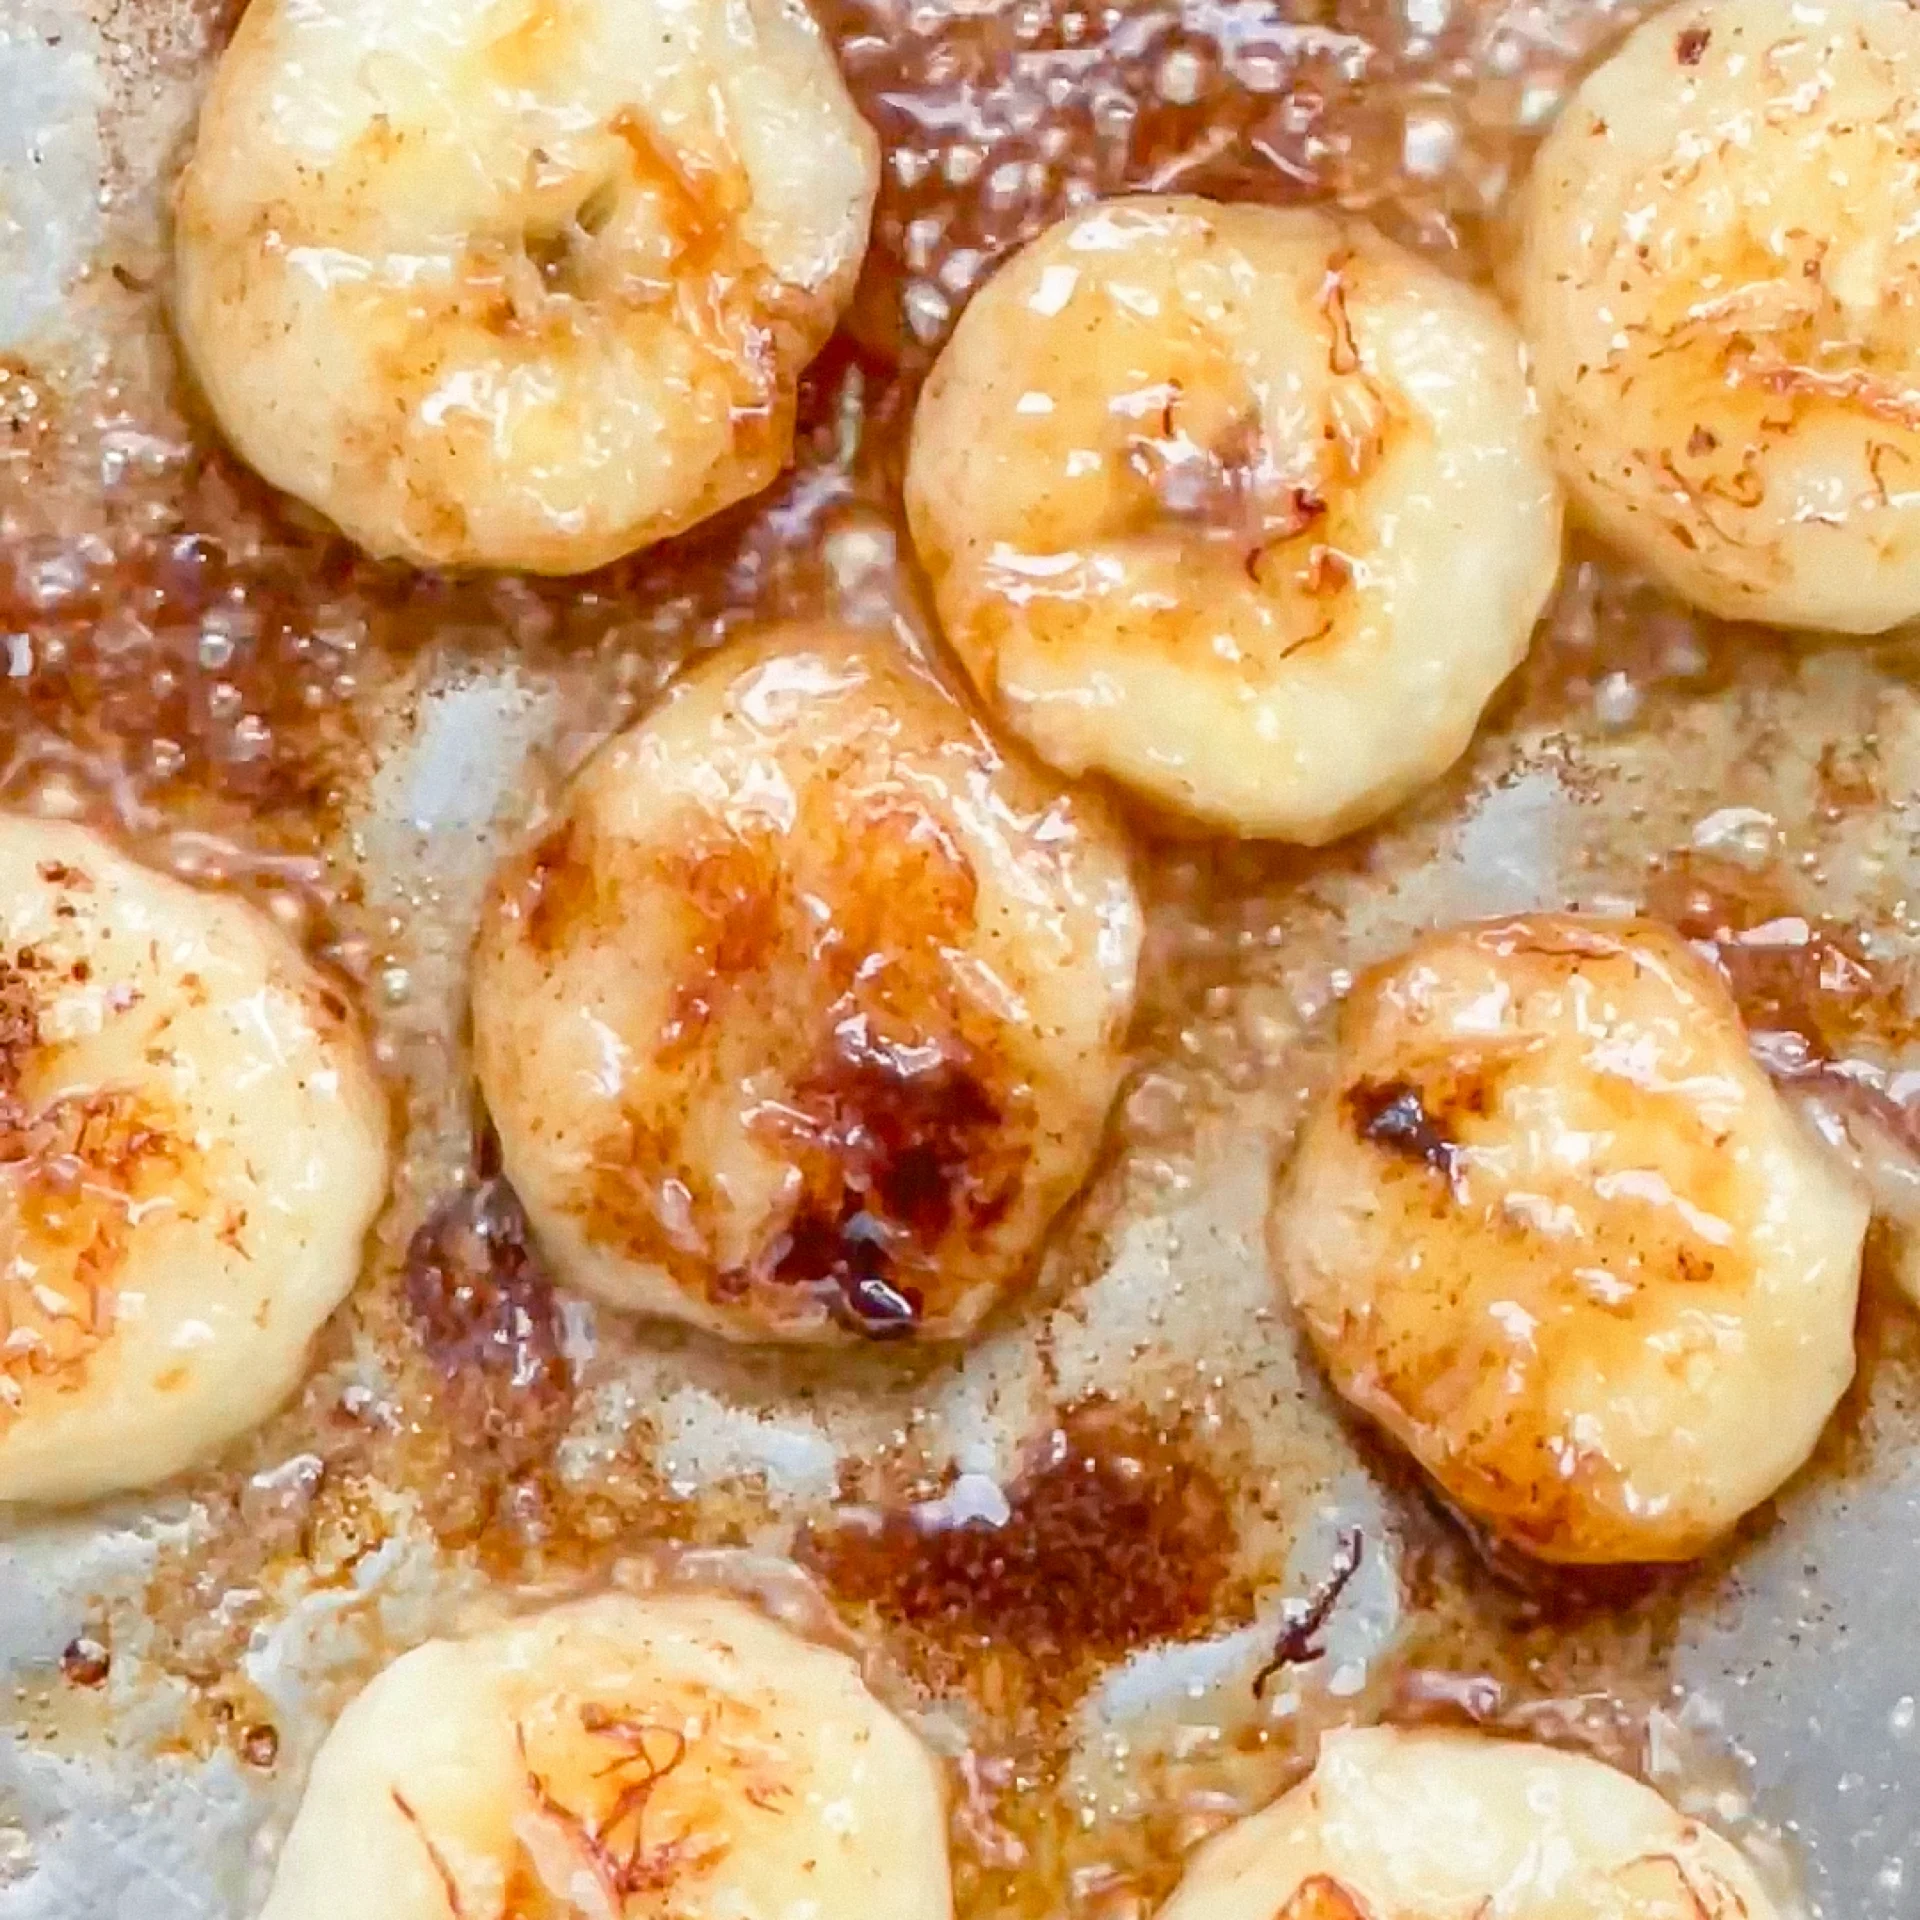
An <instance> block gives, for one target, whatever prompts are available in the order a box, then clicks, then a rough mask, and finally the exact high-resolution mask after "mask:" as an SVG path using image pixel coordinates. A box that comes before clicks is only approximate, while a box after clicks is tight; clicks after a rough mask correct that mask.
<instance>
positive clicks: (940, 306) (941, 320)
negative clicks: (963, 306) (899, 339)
mask: <svg viewBox="0 0 1920 1920" xmlns="http://www.w3.org/2000/svg"><path fill="white" fill-rule="evenodd" d="M901 304H902V305H903V306H904V307H905V309H906V315H907V325H908V326H910V327H911V328H912V329H913V335H914V338H915V339H916V340H920V341H922V342H924V343H925V344H927V345H929V346H931V345H932V344H933V342H934V341H936V340H938V339H939V338H940V336H941V335H942V334H943V333H945V332H946V330H947V322H948V320H949V319H950V318H951V317H952V314H953V304H952V302H951V301H949V300H948V298H947V296H946V295H945V294H944V293H942V292H941V291H940V289H939V288H938V287H936V286H933V285H931V284H929V283H928V282H927V281H925V280H916V281H915V282H914V283H913V285H912V286H910V287H909V288H908V289H907V291H906V295H905V298H904V299H903V301H902V303H901Z"/></svg>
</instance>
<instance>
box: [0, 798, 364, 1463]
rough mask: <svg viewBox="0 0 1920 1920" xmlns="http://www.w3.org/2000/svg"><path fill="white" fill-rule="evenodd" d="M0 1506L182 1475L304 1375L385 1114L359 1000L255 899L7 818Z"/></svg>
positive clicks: (1, 1053)
mask: <svg viewBox="0 0 1920 1920" xmlns="http://www.w3.org/2000/svg"><path fill="white" fill-rule="evenodd" d="M0 942H3V943H4V945H3V949H0V950H3V952H4V958H0V1500H80V1499H87V1498H90V1497H92V1496H93V1495H96V1494H101V1493H106V1492H111V1491H113V1490H114V1489H116V1488H122V1487H138V1486H146V1485H149V1484H151V1483H153V1482H155V1481H159V1480H164V1479H165V1478H166V1477H167V1476H168V1475H169V1474H172V1473H175V1472H177V1471H179V1470H180V1469H181V1468H182V1467H185V1466H187V1465H189V1464H190V1463H192V1462H193V1461H195V1460H197V1459H199V1458H200V1457H201V1456H202V1455H203V1454H205V1453H206V1452H208V1451H209V1450H210V1449H211V1448H214V1447H216V1446H218V1445H219V1444H220V1443H221V1442H223V1441H225V1440H228V1439H231V1438H232V1437H233V1436H235V1435H236V1434H238V1433H240V1432H242V1431H244V1430H245V1429H246V1428H248V1427H250V1426H252V1425H254V1424H255V1423H256V1422H257V1421H259V1420H260V1419H262V1418H263V1417H264V1416H265V1415H266V1414H267V1413H268V1412H270V1411H271V1410H272V1408H273V1407H274V1405H275V1404H276V1402H278V1401H279V1400H281V1399H282V1398H283V1397H284V1396H285V1395H286V1394H287V1393H288V1392H289V1391H290V1390H291V1389H292V1387H293V1385H294V1383H295V1382H296V1381H297V1380H298V1379H299V1377H300V1373H301V1370H302V1368H303V1366H304V1364H305V1361H306V1356H307V1348H308V1344H309V1342H310V1341H311V1340H312V1338H313V1335H314V1333H315V1331H316V1330H317V1329H318V1327H319V1325H320V1323H321V1322H322V1321H323V1320H324V1319H325V1318H326V1317H327V1315H328V1314H329V1313H330V1312H332V1310H333V1309H334V1307H335V1306H337V1305H338V1304H339V1302H340V1301H341V1299H342V1298H343V1297H344V1296H345V1295H346V1293H347V1291H348V1289H349V1288H350V1287H351V1286H352V1284H353V1281H354V1278H355V1275H356V1274H357V1273H358V1271H359V1267H360V1256H361V1242H362V1240H363V1238H364V1237H365V1234H366V1231H367V1228H368V1226H369V1225H370V1224H371V1222H372V1219H373V1216H374V1213H375V1212H376V1210H377V1209H378V1207H379V1204H380V1199H381V1195H382V1193H383V1191H384V1188H385V1183H386V1151H387V1115H386V1106H385V1101H384V1098H383V1096H382V1094H381V1091H380V1088H379V1086H378V1084H377V1083H376V1081H375V1079H374V1077H373V1073H372V1069H371V1066H370V1064H369V1062H368V1059H367V1056H366V1053H365V1050H364V1047H363V1045H362V1043H361V1040H360V1037H359V1035H358V1033H357V1032H356V1030H355V1027H354V1024H353V1021H352V1019H351V1017H350V1015H349V1012H348V1009H347V1006H346V1003H345V1001H344V1000H343V999H342V998H341V997H340V995H339V994H338V993H337V992H336V990H335V989H334V988H333V987H331V986H329V985H328V984H327V983H326V982H325V981H324V980H322V979H321V978H320V977H319V975H317V974H316V973H315V972H314V971H313V970H312V969H311V968H310V967H309V966H308V965H307V963H306V962H305V961H304V960H303V959H302V958H301V956H300V955H299V953H298V952H296V951H295V949H294V948H293V946H292V945H291V944H290V943H289V942H288V940H287V939H286V938H285V936H284V935H283V934H281V933H280V931H279V930H278V929H277V928H275V927H274V926H273V925H272V924H271V923H270V922H269V921H268V920H267V919H266V918H265V917H264V916H263V915H262V914H261V913H259V912H258V911H257V910H256V909H254V908H253V907H250V906H248V905H246V904H245V903H244V902H243V901H240V900H236V899H225V898H221V897H220V896H218V895H216V894H210V893H203V892H199V891H197V890H195V889H194V888H192V887H188V886H183V885H182V884H181V883H180V882H179V881H177V880H171V879H168V878H166V877H164V876H162V875H160V874H157V873H154V872H151V871H149V870H148V869H147V868H145V867H142V866H138V865H136V864H135V863H134V862H133V861H131V860H128V859H126V858H125V857H124V856H122V855H121V854H118V853H116V852H114V851H113V849H112V848H110V847H109V846H108V845H107V844H106V843H105V842H104V841H102V840H101V839H99V838H98V836H96V835H94V834H92V833H90V832H87V831H86V830H84V829H83V828H80V827H76V826H71V825H66V824H61V823H57V822H53V821H47V820H34V819H24V818H20V817H18V816H0Z"/></svg>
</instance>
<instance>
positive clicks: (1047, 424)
mask: <svg viewBox="0 0 1920 1920" xmlns="http://www.w3.org/2000/svg"><path fill="white" fill-rule="evenodd" d="M906 506H907V514H908V519H909V523H910V524H911V526H912V529H913V537H914V544H915V547H916V549H917V550H918V552H919V555H920V558H921V560H922V562H923V563H924V565H925V566H926V568H927V570H928V572H929V574H930V575H931V576H932V580H933V586H934V598H935V603H936V606H937V608H938V611H939V615H940V620H941V624H942V626H943V628H944V630H945V632H946V634H947V637H948V639H949V640H950V641H951V642H952V644H953V646H954V648H955V650H956V651H957V652H958V653H959V655H960V657H961V659H962V660H963V661H964V662H965V664H966V667H967V670H968V672H969V673H971V674H972V676H973V678H974V680H975V682H976V683H977V684H978V685H979V687H980V689H981V691H982V694H983V695H984V696H985V697H986V698H987V699H988V700H989V701H991V702H992V703H993V704H994V705H995V706H997V707H998V709H999V710H1000V712H1001V713H1002V714H1003V715H1004V716H1005V717H1006V719H1007V720H1008V721H1009V722H1010V723H1011V724H1012V725H1013V726H1014V727H1015V728H1016V729H1017V730H1018V731H1019V732H1020V733H1022V734H1023V735H1024V736H1025V737H1026V738H1027V739H1028V740H1030V741H1031V742H1032V743H1033V745H1034V746H1035V747H1036V748H1037V749H1038V750H1039V751H1040V753H1041V754H1042V755H1044V756H1045V757H1046V758H1047V759H1048V760H1050V761H1052V762H1053V763H1054V764H1055V765H1056V766H1058V767H1061V768H1062V769H1064V770H1065V771H1067V772H1069V773H1076V774H1077V773H1083V772H1086V771H1089V770H1092V771H1096V772H1100V773H1105V774H1108V775H1111V776H1112V777H1113V778H1115V779H1116V780H1119V781H1121V782H1123V783H1124V784H1125V785H1127V786H1129V787H1132V788H1134V789H1135V790H1136V791H1138V792H1139V793H1141V794H1142V795H1144V796H1145V797H1146V798H1147V799H1148V800H1149V801H1150V802H1152V803H1154V804H1155V805H1156V806H1158V807H1159V808H1161V809H1163V810H1167V811H1170V812H1173V813H1176V814H1179V815H1184V816H1187V817H1188V818H1191V819H1192V820H1195V821H1198V822H1200V823H1203V824H1204V825H1206V826H1208V827H1211V828H1214V829H1216V830H1221V831H1227V832H1235V833H1244V834H1257V835H1266V836H1272V837H1277V838H1280V839H1287V840H1297V841H1305V842H1310V843H1318V842H1321V841H1324V840H1329V839H1332V838H1334V837H1335V836H1337V835H1339V834H1342V833H1345V832H1347V831H1349V830H1350V829H1352V828H1355V827H1358V826H1363V825H1365V824H1366V823H1367V822H1369V821H1370V820H1373V819H1375V818H1376V817H1378V816H1379V815H1380V814H1382V813H1384V812H1386V811H1387V810H1388V809H1389V808H1391V807H1393V806H1394V805H1395V804H1397V803H1398V802H1399V801H1401V800H1403V799H1405V798H1406V797H1407V796H1408V795H1409V794H1411V793H1413V792H1414V791H1416V790H1417V789H1418V788H1420V787H1421V786H1423V785H1425V784H1426V783H1427V782H1428V781H1430V780H1432V779H1434V778H1436V777H1437V776H1438V775H1439V774H1441V773H1443V772H1444V771H1445V770H1446V769H1447V768H1448V767H1449V766H1451V765H1452V764H1453V762H1454V761H1455V760H1456V759H1457V758H1458V757H1459V755H1460V754H1461V753H1462V752H1463V751H1464V750H1465V748H1466V745H1467V742H1468V740H1469V739H1470V738H1471V736H1472V733H1473V729H1474V726H1475V724H1476V722H1477V721H1478V719H1479V717H1480V713H1481V711H1482V709H1483V708H1484V706H1485V705H1486V703H1487V701H1488V700H1489V699H1490V698H1491V697H1492V695H1493V693H1494V691H1495V689H1496V688H1497V687H1498V686H1499V685H1500V683H1501V681H1502V680H1504V679H1505V678H1506V676H1507V674H1508V673H1510V672H1511V671H1512V669H1513V668H1514V667H1515V666H1516V665H1517V664H1518V662H1519V661H1520V659H1521V657H1522V655H1523V654H1524V653H1525V652H1526V648H1527V643H1528V640H1529V638H1530V637H1531V634H1532V631H1533V626H1534V622H1535V620H1536V619H1537V617H1538V616H1539V613H1540V610H1541V608H1542V606H1543V605H1544V604H1545V601H1546V598H1547V595H1548V593H1549V592H1550V591H1551V590H1552V587H1553V582H1554V578H1555V575H1556V573H1557V572H1558V569H1559V562H1560V498H1559V490H1558V487H1557V485H1556V482H1555V480H1554V477H1553V473H1552V469H1551V466H1550V463H1549V461H1548V459H1547V453H1546V445H1545V439H1544V436H1543V433H1542V431H1541V427H1540V423H1539V421H1538V418H1537V416H1536V412H1535V409H1534V406H1533V401H1532V398H1531V395H1530V394H1529V392H1528V388H1527V382H1526V378H1525V374H1524V370H1523V367H1522V364H1521V354H1520V346H1519V341H1518V338H1517V336H1516V335H1515V333H1514V330H1513V328H1512V327H1511V325H1510V324H1509V323H1508V321H1507V320H1506V318H1505V316H1504V315H1502V314H1501V312H1500V311H1499V309H1498V308H1497V307H1495V306H1494V305H1493V304H1492V302H1490V301H1488V300H1487V299H1485V298H1484V297H1483V296H1482V295H1481V294H1479V293H1477V292H1475V291H1473V290H1472V289H1470V288H1468V287H1465V286H1463V285H1461V284H1459V283H1457V282H1455V281H1453V280H1451V279H1450V278H1448V276H1447V275H1446V274H1444V273H1442V272H1440V271H1439V270H1438V269H1436V268H1434V267H1432V266H1429V265H1428V264H1426V263H1425V262H1423V261H1421V260H1419V259H1417V258H1416V257H1415V256H1413V255H1412V254H1410V253H1407V252H1405V251H1403V250H1402V249H1401V248H1399V247H1397V246H1395V245H1393V244H1392V243H1391V242H1389V241H1387V240H1385V239H1383V238H1382V237H1381V236H1380V235H1378V234H1377V233H1375V232H1373V231H1372V230H1371V229H1370V228H1368V227H1366V226H1365V225H1364V224H1363V223H1360V222H1356V221H1351V220H1344V219H1338V218H1334V217H1330V216H1329V215H1326V214H1324V213H1320V212H1315V211H1306V210H1302V209H1292V210H1279V209H1275V208H1270V207H1252V206H1223V205H1217V204H1215V203H1212V202H1210V201H1205V200H1199V199H1194V198H1190V197H1179V198H1164V199H1121V200H1115V201H1111V202H1106V203H1103V204H1100V205H1097V206H1094V207H1092V208H1089V209H1088V210H1087V211H1085V212H1083V213H1080V214H1077V215H1074V216H1071V217H1069V218H1068V219H1067V220H1065V221H1063V222H1062V223H1061V224H1060V225H1059V226H1057V227H1055V228H1054V229H1053V230H1052V231H1050V232H1049V233H1047V234H1046V235H1044V236H1043V237H1042V238H1041V239H1039V240H1037V241H1035V242H1034V243H1033V244H1032V245H1031V246H1030V247H1028V248H1026V249H1025V250H1024V251H1023V252H1021V253H1020V254H1019V255H1017V256H1016V257H1015V258H1014V259H1013V260H1012V261H1011V262H1010V263H1009V264H1008V265H1007V266H1005V267H1004V268H1002V269H1001V271H1000V272H999V274H998V275H996V277H995V278H994V279H993V280H992V281H991V282H989V284H988V285H987V286H986V287H985V288H984V289H983V291H982V292H981V293H980V294H979V296H978V297H977V298H976V299H975V300H974V301H973V303H972V304H971V306H969V307H968V309H967V311H966V313H965V314H964V316H963V317H962V319H961V321H960V324H959V326H958V327H957V328H956V330H955V332H954V335H953V338H952V340H951V342H950V343H949V344H948V346H947V348H946V351H945V352H944V353H943V354H942V356H941V358H940V360H939V362H938V364H937V365H936V366H935V368H934V370H933V372H932V374H931V376H930V377H929V379H928V382H927V386H926V390H925V392H924V394H923V395H922V397H921V400H920V405H919V409H918V411H917V413H916V415H915V419H914V426H913V443H912V450H911V454H910V459H909V465H908V471H907V482H906Z"/></svg>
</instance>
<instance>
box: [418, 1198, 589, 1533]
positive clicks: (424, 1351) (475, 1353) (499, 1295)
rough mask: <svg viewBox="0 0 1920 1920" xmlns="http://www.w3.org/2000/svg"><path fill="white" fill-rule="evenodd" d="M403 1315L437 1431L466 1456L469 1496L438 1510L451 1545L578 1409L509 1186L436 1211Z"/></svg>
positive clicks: (542, 1458) (461, 1485) (536, 1465)
mask: <svg viewBox="0 0 1920 1920" xmlns="http://www.w3.org/2000/svg"><path fill="white" fill-rule="evenodd" d="M401 1305H402V1308H403V1311H404V1313H405V1316H406V1321H407V1324H408V1326H409V1328H410V1330H411V1331H412V1334H413V1336H414V1339H415V1340H416V1342H417V1343H418V1347H419V1351H420V1355H421V1357H422V1359H423V1360H424V1361H425V1362H426V1371H425V1383H426V1384H425V1392H426V1395H427V1397H428V1399H429V1402H430V1405H431V1408H432V1411H433V1414H434V1416H435V1419H434V1423H433V1425H434V1430H435V1431H436V1432H437V1433H442V1434H445V1435H449V1436H452V1437H454V1438H455V1439H456V1441H457V1444H458V1446H459V1448H460V1451H461V1454H462V1471H461V1472H460V1473H459V1474H458V1475H457V1476H455V1477H454V1478H452V1479H450V1480H449V1481H448V1482H447V1483H446V1487H447V1491H448V1492H449V1493H453V1492H456V1491H457V1493H458V1494H459V1496H460V1497H458V1498H457V1499H450V1500H448V1501H444V1502H443V1501H436V1502H435V1503H434V1504H433V1506H432V1508H431V1511H432V1514H433V1518H434V1521H435V1524H436V1526H437V1528H438V1529H439V1531H440V1532H441V1533H442V1534H443V1535H444V1536H451V1537H457V1538H460V1539H467V1538H471V1537H473V1536H475V1535H476V1534H478V1533H480V1532H481V1531H482V1530H483V1529H485V1527H486V1526H487V1525H488V1523H489V1522H490V1521H491V1520H492V1519H493V1518H494V1516H495V1514H496V1513H497V1511H498V1509H499V1507H500V1505H501V1503H502V1502H503V1501H504V1500H505V1499H507V1498H509V1497H510V1493H511V1489H513V1488H514V1487H515V1486H517V1485H520V1484H521V1483H523V1482H525V1481H526V1480H527V1479H528V1477H529V1476H533V1475H537V1474H538V1473H539V1472H540V1471H541V1469H542V1468H543V1467H544V1466H545V1464H546V1462H547V1460H548V1459H549V1457H550V1455H551V1453H552V1449H553V1445H554V1443H555V1441H556V1440H557V1439H558V1438H559V1436H560V1434H561V1433H562V1432H563V1431H564V1429H565V1427H566V1424H567V1419H568V1415H569V1413H570V1412H571V1410H572V1405H573V1370H572V1368H571V1367H570V1366H569V1364H568V1362H567V1360H566V1357H565V1355H564V1354H563V1353H562V1352H561V1350H560V1309H559V1305H558V1303H557V1301H556V1300H555V1298H554V1292H553V1286H552V1283H551V1281H550V1280H549V1279H548V1277H547V1272H546V1269H545V1267H544V1266H542V1265H541V1263H540V1261H539V1259H538V1257H537V1256H536V1255H535V1253H534V1252H533V1250H532V1248H531V1246H530V1245H529V1242H528V1235H527V1223H526V1217H525V1215H524V1214H522V1212H521V1211H520V1205H519V1202H518V1201H517V1200H516V1199H515V1198H514V1196H513V1193H512V1191H511V1190H510V1189H509V1188H508V1187H507V1185H506V1183H505V1182H504V1181H503V1180H500V1179H497V1178H495V1179H485V1180H482V1181H481V1182H480V1183H479V1184H478V1185H476V1186H474V1187H470V1188H463V1189H462V1190H461V1191H459V1192H457V1193H455V1194H452V1195H450V1196H449V1197H448V1198H447V1199H446V1200H443V1201H442V1202H441V1203H440V1205H439V1206H438V1207H436V1208H435V1209H434V1211H433V1213H432V1214H431V1215H430V1216H429V1217H428V1219H427V1220H426V1222H425V1223H424V1224H423V1225H422V1226H421V1227H420V1228H419V1230H418V1231H417V1232H416V1233H415V1234H414V1236H413V1239H412V1241H411V1242H410V1243H409V1245H408V1247H407V1258H406V1266H405V1271H404V1276H403V1279H402V1285H401Z"/></svg>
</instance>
